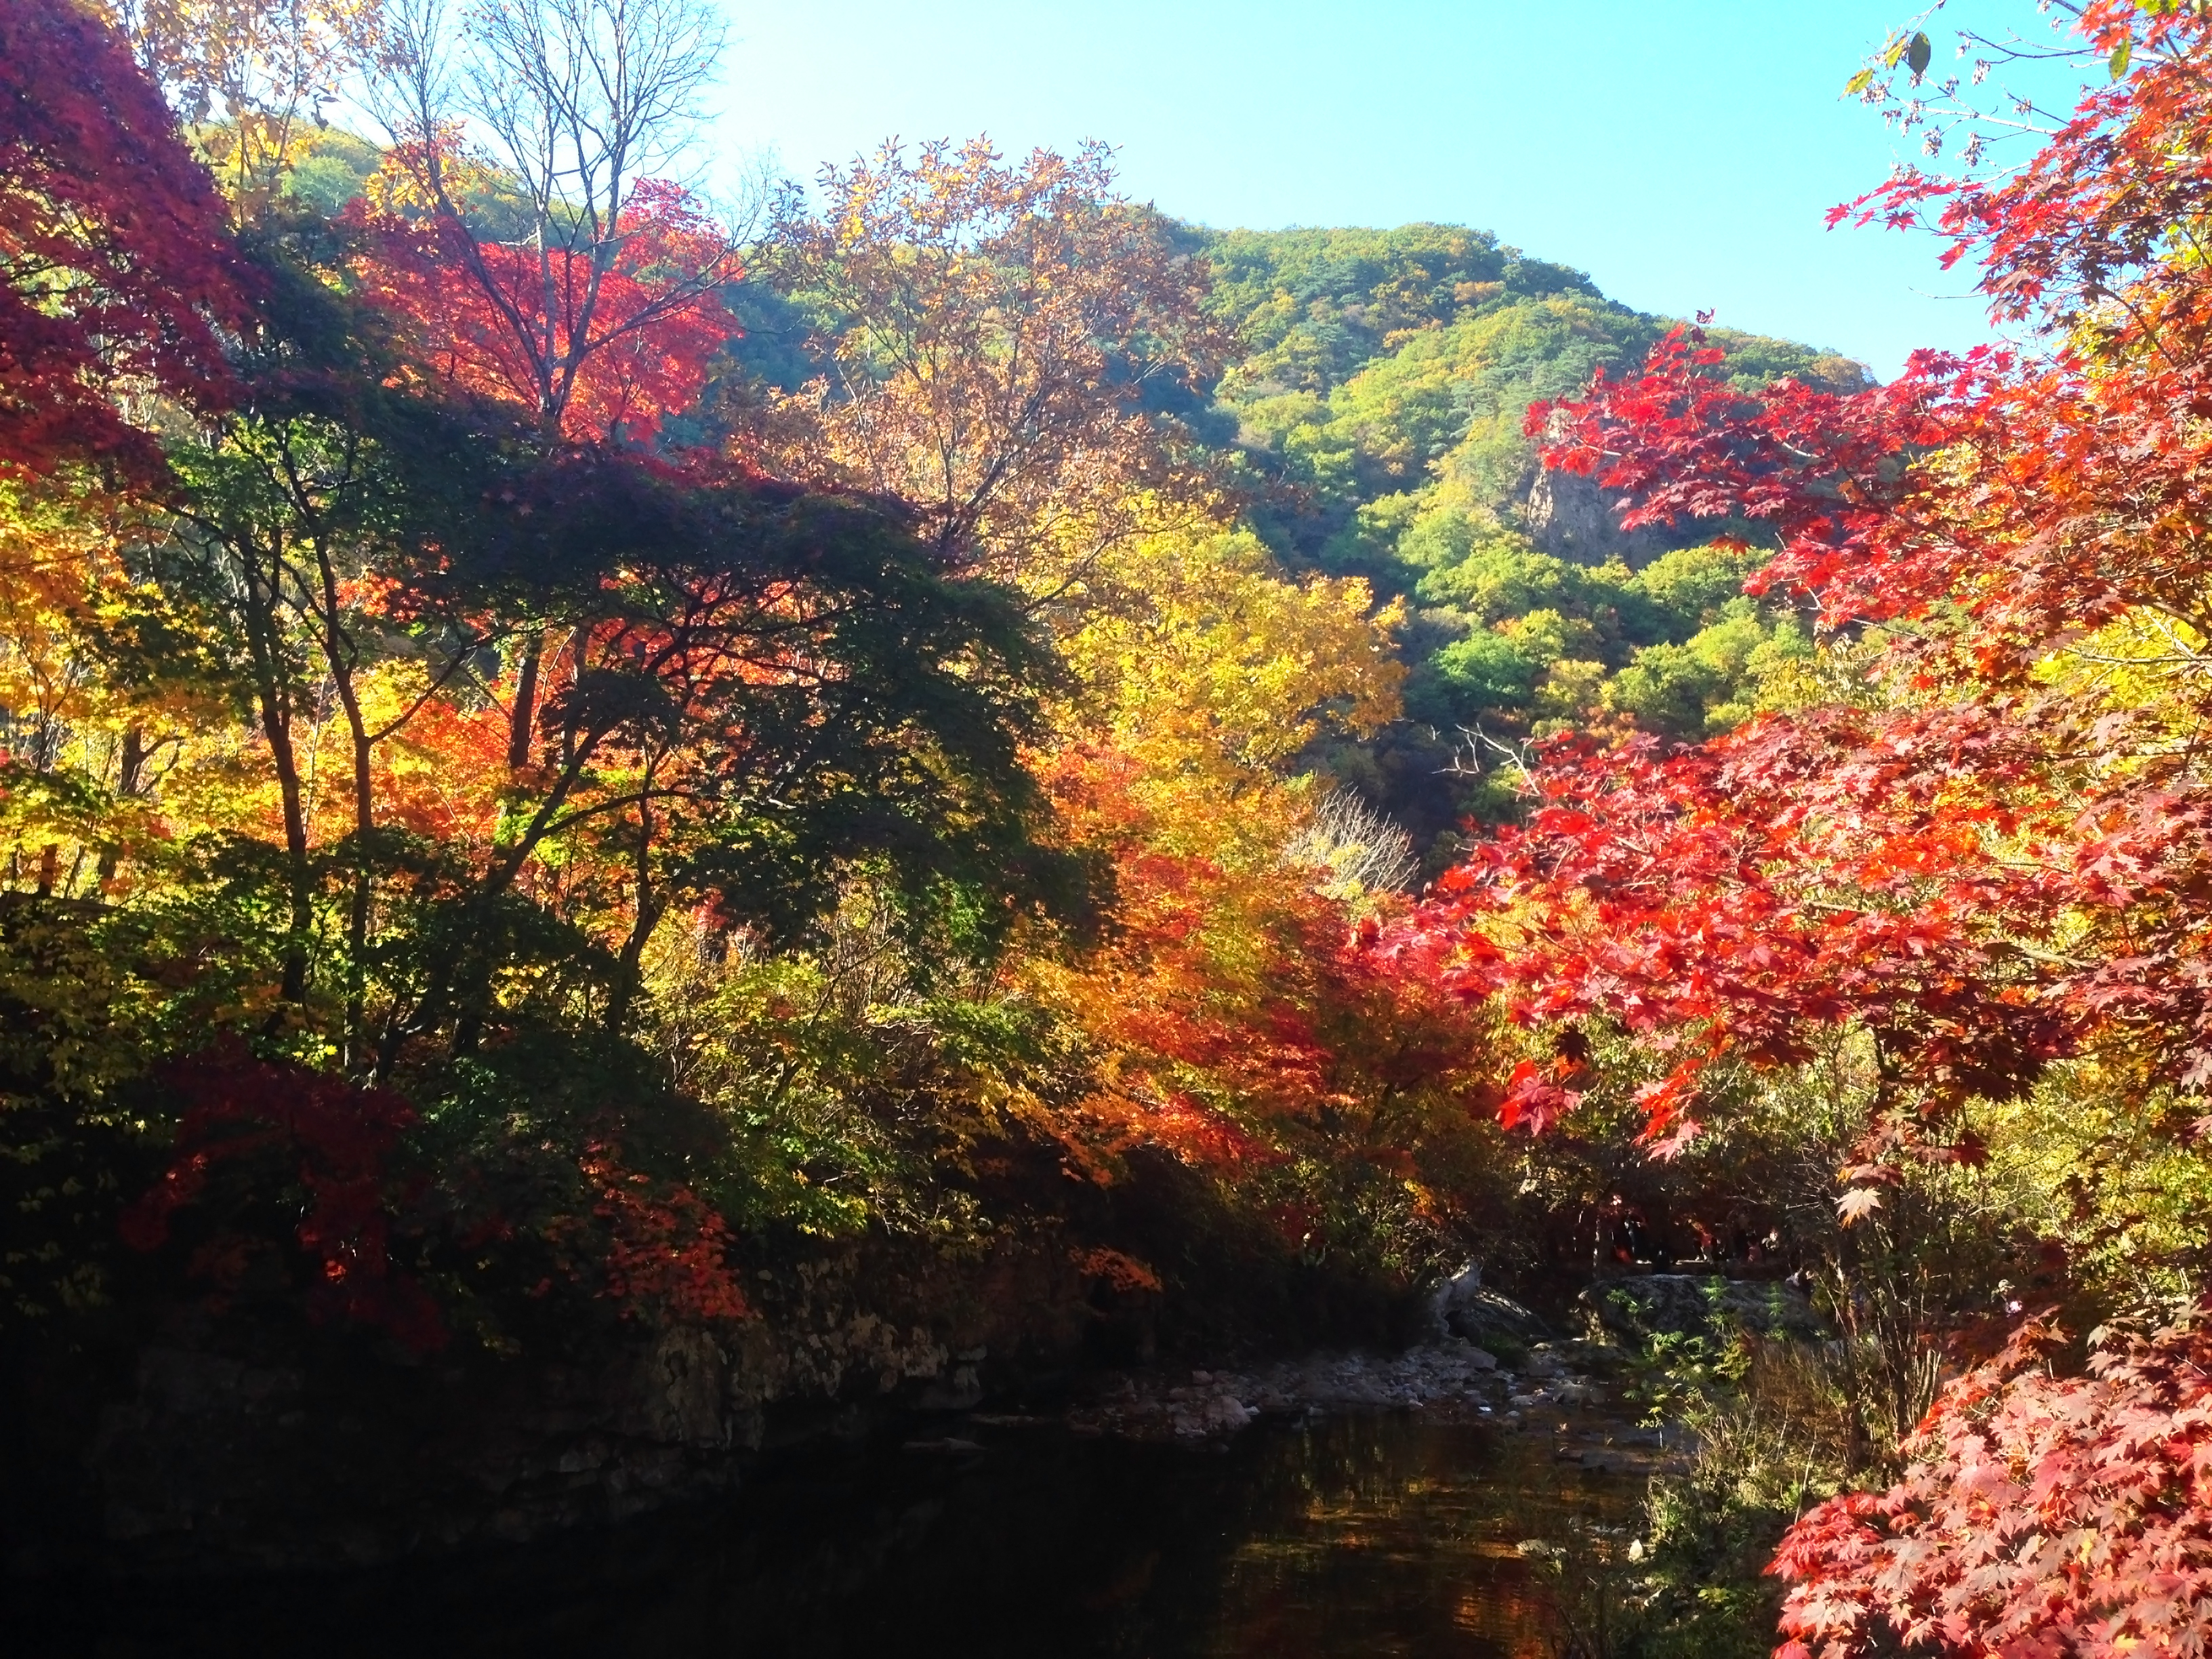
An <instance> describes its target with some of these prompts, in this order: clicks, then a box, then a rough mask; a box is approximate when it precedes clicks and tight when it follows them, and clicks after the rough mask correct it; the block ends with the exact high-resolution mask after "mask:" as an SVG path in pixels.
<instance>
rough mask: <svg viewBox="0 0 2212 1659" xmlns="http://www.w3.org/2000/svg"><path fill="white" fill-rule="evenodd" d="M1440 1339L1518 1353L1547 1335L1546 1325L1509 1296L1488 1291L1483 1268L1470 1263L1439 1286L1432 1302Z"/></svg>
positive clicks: (1431, 1305) (1430, 1300)
mask: <svg viewBox="0 0 2212 1659" xmlns="http://www.w3.org/2000/svg"><path fill="white" fill-rule="evenodd" d="M1429 1310H1430V1312H1431V1315H1432V1316H1434V1318H1435V1322H1436V1327H1437V1334H1438V1335H1440V1336H1446V1337H1454V1336H1455V1337H1458V1338H1459V1339H1460V1340H1462V1341H1464V1342H1472V1343H1474V1346H1476V1347H1478V1348H1483V1349H1487V1350H1490V1351H1492V1352H1497V1351H1498V1350H1500V1349H1502V1350H1504V1352H1505V1353H1507V1354H1509V1355H1513V1354H1518V1353H1520V1352H1522V1351H1523V1350H1524V1349H1526V1348H1527V1347H1528V1346H1529V1345H1530V1344H1531V1343H1533V1342H1535V1341H1537V1340H1540V1339H1541V1337H1543V1336H1544V1335H1545V1334H1546V1333H1545V1330H1544V1322H1543V1321H1541V1319H1539V1318H1537V1317H1536V1316H1535V1315H1534V1314H1533V1313H1530V1312H1529V1311H1528V1309H1526V1308H1524V1307H1522V1305H1521V1304H1519V1303H1518V1302H1516V1301H1514V1300H1513V1299H1512V1297H1507V1296H1501V1295H1499V1294H1498V1292H1497V1291H1493V1290H1488V1289H1486V1288H1485V1287H1484V1285H1483V1283H1482V1268H1481V1267H1480V1265H1479V1264H1477V1263H1473V1262H1470V1263H1469V1264H1468V1266H1466V1267H1462V1268H1461V1269H1460V1270H1459V1271H1458V1272H1457V1273H1454V1274H1453V1275H1452V1276H1451V1277H1450V1278H1449V1279H1446V1280H1444V1282H1443V1284H1441V1285H1438V1286H1437V1291H1436V1294H1435V1295H1434V1296H1432V1297H1431V1298H1430V1299H1429Z"/></svg>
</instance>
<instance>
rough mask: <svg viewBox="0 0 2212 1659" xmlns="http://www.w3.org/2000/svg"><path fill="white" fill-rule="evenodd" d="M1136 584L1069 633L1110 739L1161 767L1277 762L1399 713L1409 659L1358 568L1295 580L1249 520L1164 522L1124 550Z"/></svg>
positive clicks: (1117, 573)
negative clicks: (1203, 525)
mask: <svg viewBox="0 0 2212 1659" xmlns="http://www.w3.org/2000/svg"><path fill="white" fill-rule="evenodd" d="M1102 574H1103V575H1104V577H1105V578H1106V580H1110V581H1111V582H1113V583H1114V585H1115V587H1116V588H1117V589H1118V590H1120V591H1121V592H1125V593H1127V594H1128V595H1130V596H1131V599H1130V602H1129V603H1127V604H1126V605H1121V606H1119V607H1117V608H1116V609H1115V610H1114V611H1111V612H1097V613H1094V614H1093V615H1092V616H1091V617H1090V618H1089V619H1088V620H1087V621H1086V622H1085V623H1084V624H1083V625H1082V626H1081V627H1080V628H1079V629H1076V630H1075V631H1074V632H1073V635H1071V636H1070V637H1069V638H1068V639H1067V640H1066V642H1065V649H1066V655H1067V659H1068V662H1069V664H1070V665H1071V666H1072V667H1073V670H1074V671H1075V672H1076V674H1077V675H1078V677H1079V679H1080V681H1081V684H1082V686H1083V689H1084V692H1085V700H1086V702H1088V703H1089V705H1090V707H1091V710H1092V711H1093V712H1094V713H1095V715H1096V717H1097V719H1098V720H1099V723H1100V724H1101V725H1102V726H1103V727H1104V728H1105V730H1106V732H1109V733H1110V735H1111V736H1112V738H1113V739H1114V741H1115V744H1116V745H1117V746H1118V747H1120V748H1121V749H1123V750H1125V751H1127V752H1128V753H1130V754H1132V755H1133V756H1135V757H1139V759H1140V760H1141V761H1143V762H1144V763H1146V765H1147V767H1148V769H1152V770H1155V771H1162V772H1170V773H1174V772H1188V771H1194V770H1195V771H1199V772H1203V773H1207V774H1212V775H1222V774H1225V773H1257V772H1266V771H1272V770H1273V769H1279V768H1280V767H1281V766H1283V765H1284V764H1285V763H1287V762H1289V761H1290V760H1291V758H1292V757H1295V756H1296V755H1297V753H1298V751H1299V750H1302V749H1304V747H1305V746H1306V745H1307V744H1310V743H1311V742H1312V741H1313V740H1314V738H1316V737H1318V736H1319V735H1321V734H1322V732H1324V731H1326V730H1332V729H1335V730H1345V731H1350V732H1355V733H1358V735H1360V736H1363V737H1364V736H1367V735H1369V734H1371V733H1372V732H1375V731H1376V729H1377V728H1378V727H1380V726H1383V724H1384V723H1385V722H1387V721H1389V720H1393V719H1395V717H1396V715H1397V714H1398V708H1399V702H1398V697H1399V689H1400V685H1401V682H1402V680H1403V679H1404V678H1405V671H1404V669H1403V668H1402V667H1401V665H1400V664H1399V663H1398V662H1397V661H1396V659H1395V657H1394V655H1393V653H1392V651H1391V643H1390V635H1391V630H1392V629H1394V628H1395V627H1396V626H1397V625H1398V624H1399V623H1401V621H1402V620H1403V618H1404V607H1403V605H1401V604H1400V603H1399V602H1397V601H1393V602H1392V603H1391V604H1390V605H1388V606H1386V607H1385V608H1384V609H1383V611H1380V612H1377V611H1376V610H1375V608H1374V595H1373V593H1372V592H1371V591H1370V589H1369V587H1368V586H1367V584H1366V582H1364V580H1359V579H1358V578H1356V577H1347V578H1342V579H1330V578H1327V577H1319V576H1315V577H1309V578H1307V579H1306V580H1304V581H1291V580H1288V579H1286V578H1285V577H1284V576H1283V575H1281V574H1279V573H1278V572H1277V571H1276V570H1275V568H1273V562H1272V561H1271V560H1270V559H1269V558H1268V556H1267V550H1266V549H1265V548H1264V547H1262V546H1261V544H1260V542H1259V540H1258V538H1255V537H1254V536H1253V535H1251V534H1250V533H1249V532H1245V531H1216V532H1210V533H1205V532H1170V533H1168V534H1164V535H1156V536H1151V537H1146V538H1143V539H1142V540H1139V541H1137V542H1134V543H1132V544H1128V545H1127V546H1126V547H1124V548H1122V549H1120V550H1117V551H1116V552H1115V554H1114V555H1113V556H1111V558H1110V560H1109V565H1108V568H1107V569H1106V571H1104V572H1103V573H1102Z"/></svg>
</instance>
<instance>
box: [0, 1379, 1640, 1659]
mask: <svg viewBox="0 0 2212 1659" xmlns="http://www.w3.org/2000/svg"><path fill="white" fill-rule="evenodd" d="M963 1432H966V1433H973V1434H974V1435H975V1437H977V1438H978V1439H979V1440H980V1441H981V1449H978V1450H975V1451H953V1452H950V1453H946V1452H934V1453H927V1454H916V1453H912V1452H902V1451H900V1450H898V1449H896V1448H890V1447H880V1448H875V1449H856V1450H854V1451H851V1452H849V1453H846V1454H842V1455H837V1456H836V1457H834V1458H827V1459H825V1458H824V1457H823V1455H820V1454H818V1453H817V1454H814V1455H810V1458H809V1461H808V1462H807V1464H806V1466H805V1470H804V1473H803V1474H802V1473H800V1472H799V1471H797V1470H794V1471H792V1472H790V1473H787V1474H781V1475H770V1476H768V1477H765V1478H763V1479H761V1480H756V1481H755V1482H754V1483H753V1484H752V1485H751V1486H750V1488H749V1489H748V1490H747V1491H746V1492H745V1493H744V1495H743V1497H742V1498H740V1499H739V1500H738V1501H735V1502H733V1503H732V1505H731V1506H730V1507H729V1510H727V1511H726V1512H725V1513H720V1514H715V1515H712V1516H708V1515H702V1514H701V1513H699V1512H697V1511H696V1510H695V1511H692V1512H690V1513H689V1514H687V1515H684V1516H667V1517H661V1518H659V1519H657V1520H654V1521H651V1522H644V1523H640V1524H635V1525H633V1526H630V1527H628V1528H622V1529H619V1530H617V1531H615V1532H612V1533H608V1534H598V1535H595V1536H593V1537H591V1538H578V1539H570V1540H564V1541H558V1542H556V1543H552V1544H549V1545H544V1546H540V1547H533V1548H531V1549H528V1550H524V1551H517V1552H513V1553H507V1554H504V1555H499V1556H494V1557H489V1558H483V1559H477V1560H476V1561H472V1562H470V1563H466V1564H459V1565H446V1566H443V1567H440V1568H435V1569H414V1570H409V1571H392V1572H386V1573H372V1574H357V1575H349V1576H347V1577H342V1578H331V1579H324V1580H319V1581H313V1582H303V1581H299V1580H293V1581H289V1582H288V1583H275V1584H272V1583H262V1584H258V1585H253V1586H247V1585H233V1586H228V1587H225V1588H223V1589H220V1590H219V1591H214V1592H210V1591H207V1590H200V1591H195V1592H193V1593H191V1595H177V1594H155V1593H133V1594H131V1595H114V1594H112V1593H110V1594H108V1595H103V1596H101V1597H100V1598H98V1599H97V1600H96V1601H95V1600H94V1599H92V1598H85V1597H76V1598H71V1599H70V1602H69V1604H68V1605H67V1606H65V1607H64V1606H60V1605H49V1606H48V1607H46V1609H45V1610H44V1616H43V1618H42V1619H41V1620H40V1622H41V1623H43V1624H45V1625H46V1626H47V1628H48V1632H49V1635H50V1637H51V1638H52V1641H53V1644H54V1645H53V1647H52V1650H53V1651H69V1652H73V1653H95V1654H100V1655H103V1656H107V1659H139V1656H142V1655H153V1654H157V1653H158V1654H163V1655H169V1654H177V1653H187V1652H189V1653H222V1654H226V1655H244V1654H251V1653H270V1654H277V1653H284V1654H290V1653H313V1654H316V1655H318V1656H338V1655H344V1654H351V1653H364V1654H365V1653H370V1652H374V1653H378V1654H390V1653H392V1652H394V1651H399V1652H402V1653H404V1654H406V1655H407V1656H408V1659H418V1656H428V1655H434V1654H447V1653H451V1654H469V1655H485V1656H507V1655H513V1656H517V1659H520V1656H523V1655H528V1656H530V1659H561V1656H568V1655H575V1656H583V1655H586V1654H588V1655H592V1656H594V1659H599V1656H629V1655H637V1656H644V1655H648V1654H649V1655H653V1656H655V1659H709V1656H712V1659H756V1656H757V1659H783V1656H794V1659H795V1656H805V1659H845V1656H854V1659H858V1656H862V1655H866V1656H869V1659H881V1656H887V1655H896V1654H937V1653H948V1654H952V1653H957V1654H963V1655H971V1656H984V1659H988V1656H1001V1655H1003V1656H1007V1659H1013V1656H1021V1659H1059V1656H1066V1659H1185V1656H1188V1659H1200V1656H1205V1659H1248V1656H1249V1659H1261V1656H1267V1659H1338V1656H1350V1655H1354V1654H1357V1655H1361V1656H1373V1655H1396V1656H1407V1659H1444V1656H1452V1659H1501V1656H1514V1659H1521V1656H1532V1659H1533V1656H1535V1655H1539V1654H1541V1653H1542V1652H1543V1651H1544V1648H1543V1646H1542V1642H1541V1629H1542V1626H1541V1609H1540V1607H1539V1605H1538V1600H1539V1598H1538V1595H1537V1591H1536V1586H1535V1583H1534V1580H1533V1579H1532V1578H1531V1577H1530V1575H1529V1573H1528V1571H1527V1569H1526V1567H1525V1566H1524V1565H1523V1563H1522V1559H1521V1557H1520V1555H1519V1553H1518V1552H1517V1551H1516V1549H1515V1547H1514V1546H1515V1543H1516V1541H1518V1540H1520V1539H1522V1538H1526V1537H1529V1536H1533V1535H1541V1534H1545V1533H1547V1532H1551V1533H1556V1532H1557V1530H1558V1529H1559V1525H1560V1522H1561V1520H1562V1517H1563V1516H1564V1515H1565V1514H1568V1513H1574V1514H1581V1515H1584V1516H1595V1517H1599V1518H1604V1519H1619V1518H1625V1517H1626V1516H1627V1515H1628V1513H1629V1512H1630V1508H1631V1505H1632V1501H1633V1498H1634V1496H1635V1492H1636V1490H1637V1489H1638V1483H1637V1482H1635V1481H1633V1480H1626V1479H1624V1478H1622V1477H1620V1476H1611V1477H1607V1476H1603V1475H1596V1474H1591V1473H1589V1472H1587V1471H1583V1470H1582V1469H1579V1468H1573V1467H1571V1466H1565V1465H1561V1464H1558V1463H1555V1462H1553V1457H1552V1448H1551V1443H1550V1442H1549V1440H1548V1439H1547V1438H1546V1437H1541V1436H1534V1437H1522V1438H1508V1437H1499V1436H1497V1435H1494V1434H1492V1433H1490V1432H1488V1431H1486V1430H1484V1429H1481V1428H1474V1427H1462V1426H1448V1425H1447V1426H1431V1425H1425V1424H1423V1423H1421V1422H1420V1421H1419V1420H1418V1419H1416V1418H1407V1417H1374V1418H1364V1419H1333V1420H1329V1421H1326V1422H1322V1423H1320V1424H1316V1425H1310V1426H1306V1427H1299V1428H1280V1427H1277V1428H1261V1429H1255V1430H1253V1431H1249V1432H1247V1433H1246V1434H1245V1435H1243V1436H1242V1437H1239V1439H1238V1440H1237V1443H1235V1444H1234V1445H1232V1446H1231V1447H1230V1448H1228V1449H1224V1450H1212V1451H1189V1450H1182V1449H1175V1448H1171V1447H1157V1446H1138V1445H1129V1444H1126V1443H1116V1442H1109V1441H1098V1440H1089V1441H1086V1440H1079V1439H1076V1438H1074V1437H1070V1436H1068V1435H1066V1434H1064V1433H1062V1432H1060V1431H1056V1430H1055V1431H1039V1430H1034V1429H1030V1430H1020V1429H1006V1430H990V1431H987V1430H972V1431H963ZM18 1628H21V1626H19V1627H18Z"/></svg>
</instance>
